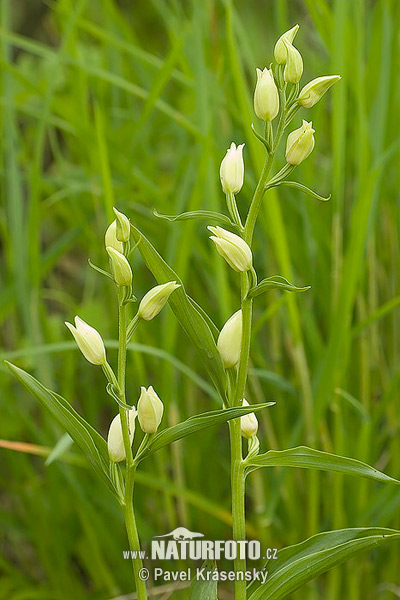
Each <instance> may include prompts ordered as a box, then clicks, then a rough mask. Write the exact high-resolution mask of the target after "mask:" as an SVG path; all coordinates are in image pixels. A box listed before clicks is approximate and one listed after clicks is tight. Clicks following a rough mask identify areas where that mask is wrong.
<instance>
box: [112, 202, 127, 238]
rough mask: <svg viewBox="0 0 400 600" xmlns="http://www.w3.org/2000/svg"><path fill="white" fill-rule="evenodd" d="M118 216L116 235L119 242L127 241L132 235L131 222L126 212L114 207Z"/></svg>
mask: <svg viewBox="0 0 400 600" xmlns="http://www.w3.org/2000/svg"><path fill="white" fill-rule="evenodd" d="M113 211H114V214H115V216H116V217H117V218H116V237H117V240H118V241H119V242H127V241H128V240H129V238H130V235H131V224H130V222H129V219H128V217H127V216H126V215H124V213H122V212H119V210H117V209H116V208H115V206H114V207H113Z"/></svg>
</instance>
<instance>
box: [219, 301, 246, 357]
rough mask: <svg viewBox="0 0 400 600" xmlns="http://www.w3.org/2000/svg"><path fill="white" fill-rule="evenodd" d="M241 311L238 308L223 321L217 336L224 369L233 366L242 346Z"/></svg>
mask: <svg viewBox="0 0 400 600" xmlns="http://www.w3.org/2000/svg"><path fill="white" fill-rule="evenodd" d="M242 327H243V320H242V311H241V310H238V311H237V312H235V314H233V315H232V316H231V317H230V318H229V319H228V320H227V322H226V323H225V325H224V326H223V328H222V329H221V332H220V334H219V336H218V341H217V348H218V352H219V354H220V356H221V358H222V362H223V363H224V367H225V368H226V369H230V368H232V367H235V366H236V365H237V364H238V362H239V359H240V350H241V347H242Z"/></svg>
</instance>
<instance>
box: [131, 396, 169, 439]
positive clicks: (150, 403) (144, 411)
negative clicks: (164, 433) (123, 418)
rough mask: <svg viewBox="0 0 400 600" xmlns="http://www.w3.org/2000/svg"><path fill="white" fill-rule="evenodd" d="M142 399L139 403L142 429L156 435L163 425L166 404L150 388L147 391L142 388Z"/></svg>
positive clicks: (139, 417)
mask: <svg viewBox="0 0 400 600" xmlns="http://www.w3.org/2000/svg"><path fill="white" fill-rule="evenodd" d="M140 389H141V393H140V398H139V402H138V413H137V414H138V419H139V423H140V427H141V429H142V431H143V432H144V433H155V432H156V431H157V429H158V427H159V425H160V423H161V419H162V416H163V412H164V404H163V403H162V402H161V400H160V398H159V397H158V396H157V394H156V392H155V391H154V390H153V387H152V386H149V387H148V388H147V390H146V388H145V387H141V388H140Z"/></svg>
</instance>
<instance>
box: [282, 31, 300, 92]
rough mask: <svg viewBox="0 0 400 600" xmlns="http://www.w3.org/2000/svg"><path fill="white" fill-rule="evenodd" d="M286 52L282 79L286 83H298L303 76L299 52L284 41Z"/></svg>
mask: <svg viewBox="0 0 400 600" xmlns="http://www.w3.org/2000/svg"><path fill="white" fill-rule="evenodd" d="M284 44H285V46H286V51H287V59H286V64H285V70H284V71H283V78H284V80H285V81H286V82H287V83H299V81H300V79H301V76H302V75H303V59H302V58H301V54H300V52H299V51H298V50H297V48H295V47H294V46H293V45H292V44H290V43H289V42H287V41H286V40H285V41H284Z"/></svg>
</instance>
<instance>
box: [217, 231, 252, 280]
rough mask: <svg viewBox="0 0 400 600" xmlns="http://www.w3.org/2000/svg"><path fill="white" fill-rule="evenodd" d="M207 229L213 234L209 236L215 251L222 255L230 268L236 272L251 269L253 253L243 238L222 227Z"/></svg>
mask: <svg viewBox="0 0 400 600" xmlns="http://www.w3.org/2000/svg"><path fill="white" fill-rule="evenodd" d="M208 229H209V230H210V231H211V232H212V233H213V234H214V235H211V236H210V240H212V241H213V242H214V244H215V246H216V248H217V252H218V253H219V254H220V255H221V256H223V257H224V259H225V260H226V262H227V263H228V264H229V265H230V266H231V267H232V269H234V270H235V271H238V272H240V271H248V270H249V269H251V267H252V261H253V255H252V253H251V250H250V247H249V245H248V244H247V243H246V242H245V241H244V239H243V238H241V237H240V236H238V235H236V234H235V233H232V232H231V231H227V230H226V229H223V228H222V227H208Z"/></svg>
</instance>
